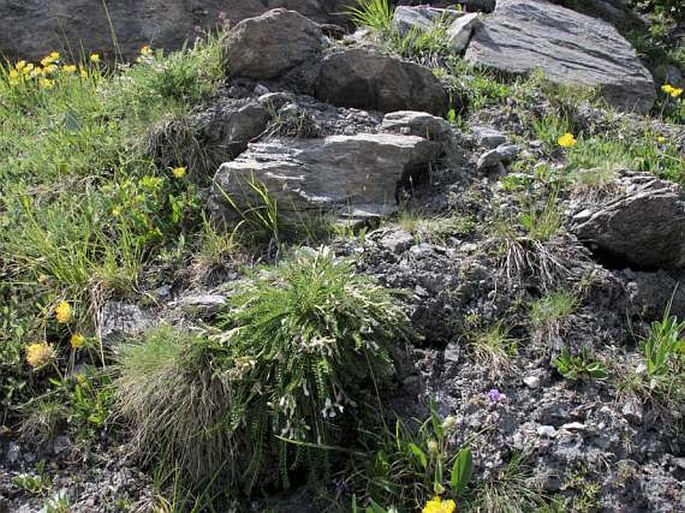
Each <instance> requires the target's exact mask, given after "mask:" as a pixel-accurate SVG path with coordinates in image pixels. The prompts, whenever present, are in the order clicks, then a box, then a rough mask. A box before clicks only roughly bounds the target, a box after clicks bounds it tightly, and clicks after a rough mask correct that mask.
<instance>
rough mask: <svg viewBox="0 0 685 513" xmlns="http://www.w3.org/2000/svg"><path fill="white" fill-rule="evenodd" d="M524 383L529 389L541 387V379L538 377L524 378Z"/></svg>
mask: <svg viewBox="0 0 685 513" xmlns="http://www.w3.org/2000/svg"><path fill="white" fill-rule="evenodd" d="M523 382H524V383H525V384H526V386H527V387H528V388H539V387H540V378H538V377H537V376H526V377H525V378H523Z"/></svg>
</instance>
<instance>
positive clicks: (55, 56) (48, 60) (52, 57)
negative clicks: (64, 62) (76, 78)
mask: <svg viewBox="0 0 685 513" xmlns="http://www.w3.org/2000/svg"><path fill="white" fill-rule="evenodd" d="M58 60H59V52H50V53H49V54H48V55H46V56H45V57H43V58H42V59H41V60H40V64H41V65H42V66H43V67H45V66H47V65H49V64H53V63H55V62H57V61H58Z"/></svg>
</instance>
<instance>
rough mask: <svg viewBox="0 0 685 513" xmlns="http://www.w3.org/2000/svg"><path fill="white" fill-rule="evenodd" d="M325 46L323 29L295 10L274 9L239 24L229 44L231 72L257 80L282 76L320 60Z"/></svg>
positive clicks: (233, 31)
mask: <svg viewBox="0 0 685 513" xmlns="http://www.w3.org/2000/svg"><path fill="white" fill-rule="evenodd" d="M323 47H324V37H323V33H322V32H321V29H320V28H319V26H318V25H317V24H316V23H314V22H313V21H311V20H310V19H308V18H305V17H304V16H302V15H301V14H299V13H297V12H295V11H289V10H286V9H274V10H272V11H269V12H267V13H264V14H263V15H261V16H257V17H255V18H249V19H246V20H243V21H241V22H240V23H239V24H238V25H236V26H235V27H234V28H233V29H232V30H231V32H230V33H229V36H228V38H227V41H226V48H227V50H228V61H229V73H231V74H232V75H235V76H240V77H247V78H251V79H255V80H270V79H275V78H278V77H281V76H283V75H285V74H286V73H287V72H289V71H291V70H292V69H293V68H295V67H296V66H298V65H300V64H302V63H304V62H306V61H309V60H311V59H317V58H318V56H319V54H320V53H321V51H322V50H323Z"/></svg>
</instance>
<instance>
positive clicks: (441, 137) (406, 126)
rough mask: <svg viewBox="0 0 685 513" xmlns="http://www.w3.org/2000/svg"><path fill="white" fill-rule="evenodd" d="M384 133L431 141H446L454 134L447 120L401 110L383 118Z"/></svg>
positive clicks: (425, 113)
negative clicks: (423, 138)
mask: <svg viewBox="0 0 685 513" xmlns="http://www.w3.org/2000/svg"><path fill="white" fill-rule="evenodd" d="M381 130H382V131H383V132H391V133H399V134H404V135H417V136H419V137H425V138H426V139H428V140H430V141H445V140H446V139H447V138H448V137H449V136H450V134H451V133H452V125H450V124H449V122H447V121H446V120H445V119H443V118H439V117H437V116H433V115H431V114H428V113H427V112H415V111H411V110H400V111H397V112H390V113H388V114H386V115H385V116H384V117H383V123H382V125H381Z"/></svg>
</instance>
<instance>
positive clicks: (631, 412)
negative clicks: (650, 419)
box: [621, 396, 644, 426]
mask: <svg viewBox="0 0 685 513" xmlns="http://www.w3.org/2000/svg"><path fill="white" fill-rule="evenodd" d="M621 413H623V415H624V416H625V418H626V419H628V421H629V422H630V423H631V424H635V425H638V426H639V425H640V424H642V418H643V416H644V410H643V408H642V402H641V401H640V399H639V397H637V396H629V397H627V398H626V399H625V401H624V403H623V406H621Z"/></svg>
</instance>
